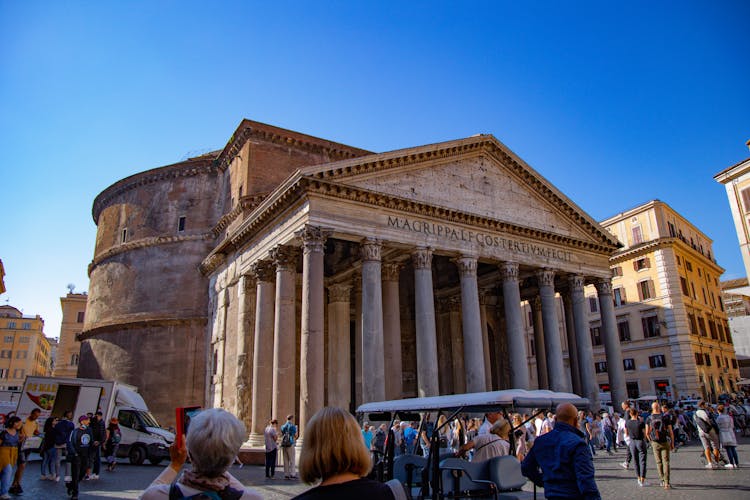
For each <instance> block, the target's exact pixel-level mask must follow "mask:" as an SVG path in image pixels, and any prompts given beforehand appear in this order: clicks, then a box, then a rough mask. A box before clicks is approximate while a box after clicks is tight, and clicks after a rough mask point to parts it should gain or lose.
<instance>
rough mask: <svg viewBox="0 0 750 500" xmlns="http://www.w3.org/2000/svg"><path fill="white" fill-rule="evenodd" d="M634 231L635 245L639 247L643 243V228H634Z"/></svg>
mask: <svg viewBox="0 0 750 500" xmlns="http://www.w3.org/2000/svg"><path fill="white" fill-rule="evenodd" d="M632 231H633V245H638V244H639V243H643V232H642V231H641V226H634V227H633V230H632Z"/></svg>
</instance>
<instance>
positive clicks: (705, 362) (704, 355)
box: [703, 353, 711, 366]
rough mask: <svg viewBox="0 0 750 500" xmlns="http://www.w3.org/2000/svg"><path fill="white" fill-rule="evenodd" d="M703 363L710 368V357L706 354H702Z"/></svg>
mask: <svg viewBox="0 0 750 500" xmlns="http://www.w3.org/2000/svg"><path fill="white" fill-rule="evenodd" d="M703 363H704V364H705V365H706V366H711V356H709V355H708V354H706V353H703Z"/></svg>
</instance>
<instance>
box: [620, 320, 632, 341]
mask: <svg viewBox="0 0 750 500" xmlns="http://www.w3.org/2000/svg"><path fill="white" fill-rule="evenodd" d="M617 331H618V333H619V334H620V342H630V323H628V320H627V319H625V320H624V321H618V322H617Z"/></svg>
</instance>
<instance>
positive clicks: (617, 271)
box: [612, 266, 622, 276]
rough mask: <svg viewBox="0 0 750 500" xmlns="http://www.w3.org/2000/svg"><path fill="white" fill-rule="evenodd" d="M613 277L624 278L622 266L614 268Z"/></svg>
mask: <svg viewBox="0 0 750 500" xmlns="http://www.w3.org/2000/svg"><path fill="white" fill-rule="evenodd" d="M612 276H622V266H615V267H613V268H612Z"/></svg>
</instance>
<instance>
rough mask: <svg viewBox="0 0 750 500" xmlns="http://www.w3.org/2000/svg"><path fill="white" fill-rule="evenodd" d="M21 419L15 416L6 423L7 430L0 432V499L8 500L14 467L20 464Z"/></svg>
mask: <svg viewBox="0 0 750 500" xmlns="http://www.w3.org/2000/svg"><path fill="white" fill-rule="evenodd" d="M22 425H23V422H21V419H20V418H18V417H16V416H15V415H13V416H12V417H9V418H8V420H7V421H6V422H5V430H3V431H2V432H0V498H2V499H8V498H10V495H8V492H9V491H10V487H11V478H12V477H13V467H15V466H16V464H17V463H18V451H19V448H20V446H21V426H22Z"/></svg>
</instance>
